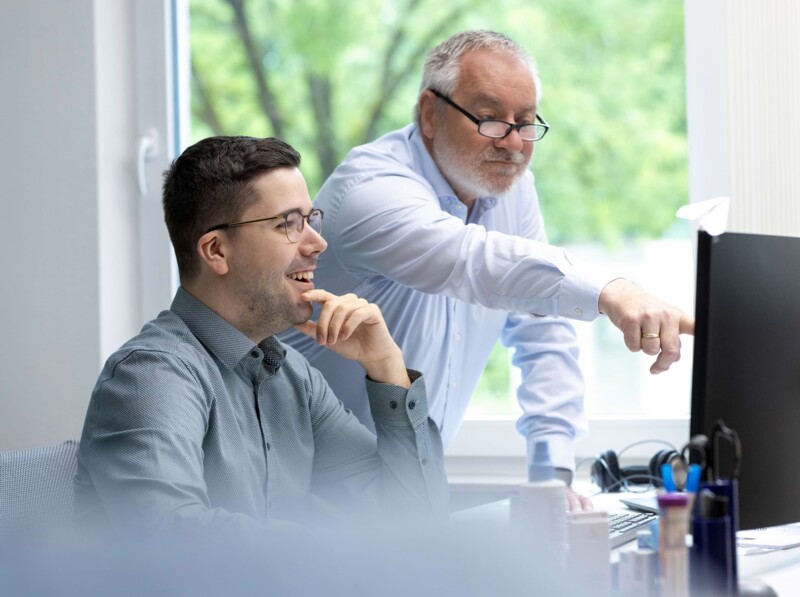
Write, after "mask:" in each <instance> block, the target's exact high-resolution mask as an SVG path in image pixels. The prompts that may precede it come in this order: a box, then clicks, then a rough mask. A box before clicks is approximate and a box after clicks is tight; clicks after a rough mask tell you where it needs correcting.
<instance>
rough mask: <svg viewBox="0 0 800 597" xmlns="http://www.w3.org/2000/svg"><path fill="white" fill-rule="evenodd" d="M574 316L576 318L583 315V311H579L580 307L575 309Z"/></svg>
mask: <svg viewBox="0 0 800 597" xmlns="http://www.w3.org/2000/svg"><path fill="white" fill-rule="evenodd" d="M575 315H577V316H578V317H580V316H581V315H583V309H581V308H580V307H575Z"/></svg>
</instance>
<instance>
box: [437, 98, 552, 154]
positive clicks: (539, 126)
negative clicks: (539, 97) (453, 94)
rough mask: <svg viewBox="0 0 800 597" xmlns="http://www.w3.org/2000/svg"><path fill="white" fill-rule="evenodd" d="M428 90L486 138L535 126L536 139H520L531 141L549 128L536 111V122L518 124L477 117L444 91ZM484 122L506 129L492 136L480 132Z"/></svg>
mask: <svg viewBox="0 0 800 597" xmlns="http://www.w3.org/2000/svg"><path fill="white" fill-rule="evenodd" d="M428 91H430V92H431V93H433V95H435V96H436V97H438V98H439V99H440V100H442V101H444V102H445V103H446V104H447V105H449V106H450V107H452V108H455V109H456V110H458V111H459V112H461V113H462V114H463V115H464V116H466V117H467V118H469V119H470V120H471V121H472V122H474V123H475V124H476V125H478V134H479V135H481V136H482V137H486V138H487V139H505V138H506V137H508V136H509V135H510V134H511V131H517V132H518V133H520V131H521V129H522V128H523V127H526V126H533V127H537V128H536V130H541V131H542V134H541V135H539V136H538V137H537V138H536V139H522V140H523V141H524V142H525V143H533V142H534V141H541V140H542V138H544V136H545V135H546V134H547V131H548V130H550V125H549V124H547V122H546V121H545V119H544V118H542V117H541V116H539V113H538V112H537V113H536V120H538V123H533V122H524V123H520V124H511V123H510V122H506V121H505V120H497V119H496V118H478V117H477V116H475V115H474V114H470V113H469V112H467V111H466V110H465V109H464V108H462V107H461V106H459V105H458V104H457V103H455V102H454V101H453V100H451V99H450V98H449V97H447V96H446V95H445V94H444V93H441V92H440V91H436V90H435V89H430V88H429V89H428ZM485 122H499V123H501V124H505V125H507V126H508V129H507V130H506V132H505V134H504V135H502V136H499V137H498V136H494V135H487V134H486V133H482V132H481V126H482V125H483V124H484V123H485ZM520 138H522V137H521V133H520Z"/></svg>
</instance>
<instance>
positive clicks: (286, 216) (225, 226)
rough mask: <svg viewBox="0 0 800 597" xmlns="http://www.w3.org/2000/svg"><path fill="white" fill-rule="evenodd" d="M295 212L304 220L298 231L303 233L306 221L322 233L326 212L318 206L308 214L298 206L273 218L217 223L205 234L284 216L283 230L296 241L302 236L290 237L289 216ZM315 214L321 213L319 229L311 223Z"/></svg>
mask: <svg viewBox="0 0 800 597" xmlns="http://www.w3.org/2000/svg"><path fill="white" fill-rule="evenodd" d="M294 213H296V214H300V222H302V224H301V226H300V230H299V231H298V233H299V234H302V233H303V230H304V229H305V226H306V222H309V224H308V225H309V226H311V229H312V230H313V231H314V232H316V233H317V234H319V235H322V221H323V219H324V218H325V212H323V211H322V210H321V209H319V208H316V207H315V208H314V209H312V210H311V211H310V212H308V213H307V214H304V213H303V212H302V211H300V209H299V208H296V209H290V210H289V211H285V212H283V213H282V214H278V215H277V216H272V217H271V218H257V219H255V220H245V221H243V222H230V223H228V224H217V225H216V226H212V227H211V228H209V229H208V230H206V231H205V232H204V233H203V234H208V233H209V232H214V231H215V230H227V229H228V228H237V227H239V226H244V225H245V224H255V223H256V222H269V221H270V220H277V219H279V218H283V220H284V221H283V231H284V232H285V233H286V238H287V240H288V241H289V242H290V243H296V242H298V241H299V240H300V237H299V236H298V237H297V239H296V240H292V239H291V238H290V237H289V226H288V224H289V216H290V215H291V214H294ZM314 214H319V229H317V228H315V227H314V225H313V224H311V223H310V220H309V218H310V217H311V216H313V215H314Z"/></svg>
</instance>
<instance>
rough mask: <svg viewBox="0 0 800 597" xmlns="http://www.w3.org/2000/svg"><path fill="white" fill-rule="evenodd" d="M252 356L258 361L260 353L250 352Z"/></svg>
mask: <svg viewBox="0 0 800 597" xmlns="http://www.w3.org/2000/svg"><path fill="white" fill-rule="evenodd" d="M250 356H251V357H253V358H254V359H257V358H258V351H257V350H253V351H251V352H250Z"/></svg>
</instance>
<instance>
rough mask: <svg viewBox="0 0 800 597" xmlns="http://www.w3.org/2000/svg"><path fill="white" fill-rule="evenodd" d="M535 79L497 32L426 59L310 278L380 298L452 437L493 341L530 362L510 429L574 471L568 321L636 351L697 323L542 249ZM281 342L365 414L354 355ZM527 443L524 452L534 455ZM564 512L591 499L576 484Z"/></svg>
mask: <svg viewBox="0 0 800 597" xmlns="http://www.w3.org/2000/svg"><path fill="white" fill-rule="evenodd" d="M539 91H540V84H539V79H538V75H537V73H536V69H535V67H534V65H533V63H532V60H531V59H530V57H529V56H528V55H527V54H526V53H525V52H524V51H523V50H522V49H521V48H520V47H519V46H518V45H517V44H516V43H515V42H513V41H512V40H510V39H508V38H507V37H505V36H503V35H501V34H499V33H494V32H489V31H467V32H464V33H460V34H458V35H455V36H453V37H451V38H450V39H448V40H446V41H444V42H442V43H441V44H440V45H439V46H437V47H435V48H434V49H433V50H431V51H430V52H429V54H428V56H427V59H426V62H425V67H424V73H423V77H422V85H421V88H420V95H419V100H418V104H417V107H416V115H417V118H416V122H415V123H414V124H410V125H408V126H407V127H405V128H403V129H400V130H397V131H394V132H392V133H389V134H388V135H386V136H384V137H381V138H380V139H378V140H376V141H374V142H372V143H369V144H367V145H364V146H361V147H357V148H355V149H353V150H352V151H351V152H350V153H349V154H348V156H347V157H346V158H345V160H344V162H343V163H342V164H341V165H340V166H339V167H338V168H337V169H336V170H335V171H334V173H333V174H332V175H331V177H330V178H329V179H328V181H327V182H326V183H325V185H324V186H323V187H322V189H321V190H320V193H319V195H318V196H317V199H316V202H315V205H316V207H318V208H320V209H323V210H325V213H326V216H327V218H328V219H327V220H326V227H327V228H326V231H327V239H328V241H329V242H330V244H331V250H330V251H329V252H328V253H326V254H325V255H324V256H323V257H322V258H321V260H320V263H319V269H318V270H317V279H318V280H320V282H321V284H322V285H323V286H324V287H325V288H327V289H329V290H331V291H332V292H336V293H339V292H350V291H353V292H356V293H358V294H359V295H360V296H364V297H366V298H367V299H368V300H370V301H374V302H375V303H377V304H378V305H380V307H381V310H382V311H383V313H384V316H385V317H386V320H387V323H388V325H389V328H390V330H391V331H392V334H393V336H394V337H395V339H396V340H397V342H398V343H399V344H400V347H401V348H402V349H403V351H404V354H406V355H407V358H408V359H409V363H411V365H412V366H414V367H418V368H422V369H424V370H425V371H426V372H427V373H428V375H429V379H428V383H429V389H430V392H429V395H430V402H431V416H432V417H433V418H434V420H436V422H437V424H438V425H439V427H440V430H441V432H442V437H443V439H444V442H445V444H447V442H448V441H449V440H451V439H452V438H453V436H454V435H455V433H456V431H457V429H458V427H459V425H460V423H461V419H462V417H463V415H464V411H465V410H466V408H467V404H468V402H469V400H470V398H471V396H472V394H473V392H474V390H475V388H476V387H477V384H478V380H479V378H480V375H481V372H482V371H483V369H484V367H485V365H486V362H487V360H488V358H489V354H490V352H491V350H492V347H493V346H494V344H495V342H496V341H497V339H498V338H500V339H502V341H503V343H504V344H506V345H508V346H510V347H512V348H514V349H515V353H514V363H515V364H516V365H517V366H518V367H519V368H520V369H521V371H522V380H523V381H522V385H521V386H520V388H519V392H518V396H519V402H520V404H521V406H522V409H523V415H522V417H521V418H520V420H519V422H518V424H517V427H518V429H519V431H520V432H521V433H522V434H523V435H524V436H526V438H527V439H528V442H529V446H532V445H533V442H534V441H535V440H540V439H544V440H547V441H548V443H549V445H550V453H551V455H552V458H553V460H554V463H555V464H556V466H557V467H558V468H559V469H560V472H561V475H562V476H563V478H565V479H566V480H567V481H569V480H570V479H571V477H572V472H573V469H574V451H573V442H574V439H575V438H576V436H577V435H579V434H580V433H582V432H583V430H584V428H585V422H584V417H583V380H582V377H581V373H580V369H579V367H578V363H577V356H578V347H577V342H576V339H575V332H574V330H573V327H572V326H571V325H570V324H569V322H568V321H567V320H566V319H565V318H571V319H579V320H592V319H594V318H596V317H598V316H599V315H600V314H601V313H602V314H605V315H607V316H608V317H609V319H610V320H611V321H612V322H613V323H614V324H615V325H616V326H617V327H619V328H620V329H621V330H622V331H623V332H624V337H625V344H626V345H627V347H628V348H629V349H630V350H633V351H637V350H642V351H644V352H645V353H646V354H649V355H658V356H657V358H656V361H655V363H654V364H653V366H652V368H651V371H652V372H653V373H659V372H662V371H666V370H667V369H668V368H669V366H670V365H671V364H672V363H673V362H674V361H676V360H677V359H678V358H679V356H680V340H679V337H678V336H679V333H684V332H687V333H691V332H692V331H693V327H694V323H693V320H692V318H691V317H689V316H687V315H686V314H685V313H683V312H681V311H680V310H678V309H676V308H674V307H671V306H669V305H666V304H664V303H663V302H661V301H659V300H658V299H656V298H655V297H652V296H650V295H648V294H646V293H645V292H643V291H642V290H640V289H639V288H637V287H636V286H634V285H633V284H631V283H630V282H628V281H626V280H623V279H616V280H611V281H609V280H599V279H597V277H596V276H594V275H593V274H592V272H591V271H590V270H588V269H583V268H580V267H576V266H575V265H574V264H573V262H572V261H571V259H570V257H569V256H568V255H567V254H566V252H565V251H564V250H563V249H559V248H557V247H553V246H550V245H549V244H547V237H546V235H545V230H544V223H543V221H542V216H541V213H540V212H539V207H538V202H537V198H536V191H535V188H534V183H533V175H532V174H531V172H530V170H529V169H528V164H529V162H530V159H531V156H532V155H533V150H534V143H535V142H536V141H538V140H539V139H541V138H542V136H544V134H545V132H546V131H547V128H548V126H547V124H546V123H545V122H544V120H543V119H542V118H541V117H540V116H539V115H538V112H537V111H538V98H539ZM286 340H287V341H288V342H289V343H290V344H292V345H293V346H295V347H296V348H298V349H299V350H300V351H301V352H303V354H305V355H306V357H308V359H309V361H310V362H311V363H312V364H313V365H314V366H315V367H318V368H319V369H320V370H321V371H322V372H323V373H324V374H325V376H326V378H327V379H328V381H329V382H330V383H331V386H332V387H333V388H334V390H335V391H336V392H337V393H338V394H340V395H342V396H345V397H346V399H347V400H350V402H347V403H346V404H347V406H348V407H349V408H351V409H352V410H353V412H355V413H356V414H358V415H359V417H360V418H361V419H362V421H366V422H367V424H368V417H369V414H368V410H367V402H366V397H365V395H364V393H363V390H359V389H358V388H357V387H356V385H355V384H354V383H353V381H352V380H353V379H354V378H355V376H356V370H357V365H356V364H355V363H345V362H344V361H343V360H342V359H341V358H339V357H337V356H336V355H334V354H332V353H330V352H325V351H322V350H321V349H320V348H319V347H317V346H314V343H313V342H310V341H308V339H305V338H304V337H302V335H300V334H297V333H292V332H290V333H289V334H288V335H287V336H286ZM530 453H531V451H530V450H529V454H530ZM570 507H571V508H575V509H578V508H581V507H587V508H590V507H591V504H590V502H589V501H588V500H587V499H585V498H581V497H580V496H577V495H576V494H570Z"/></svg>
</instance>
